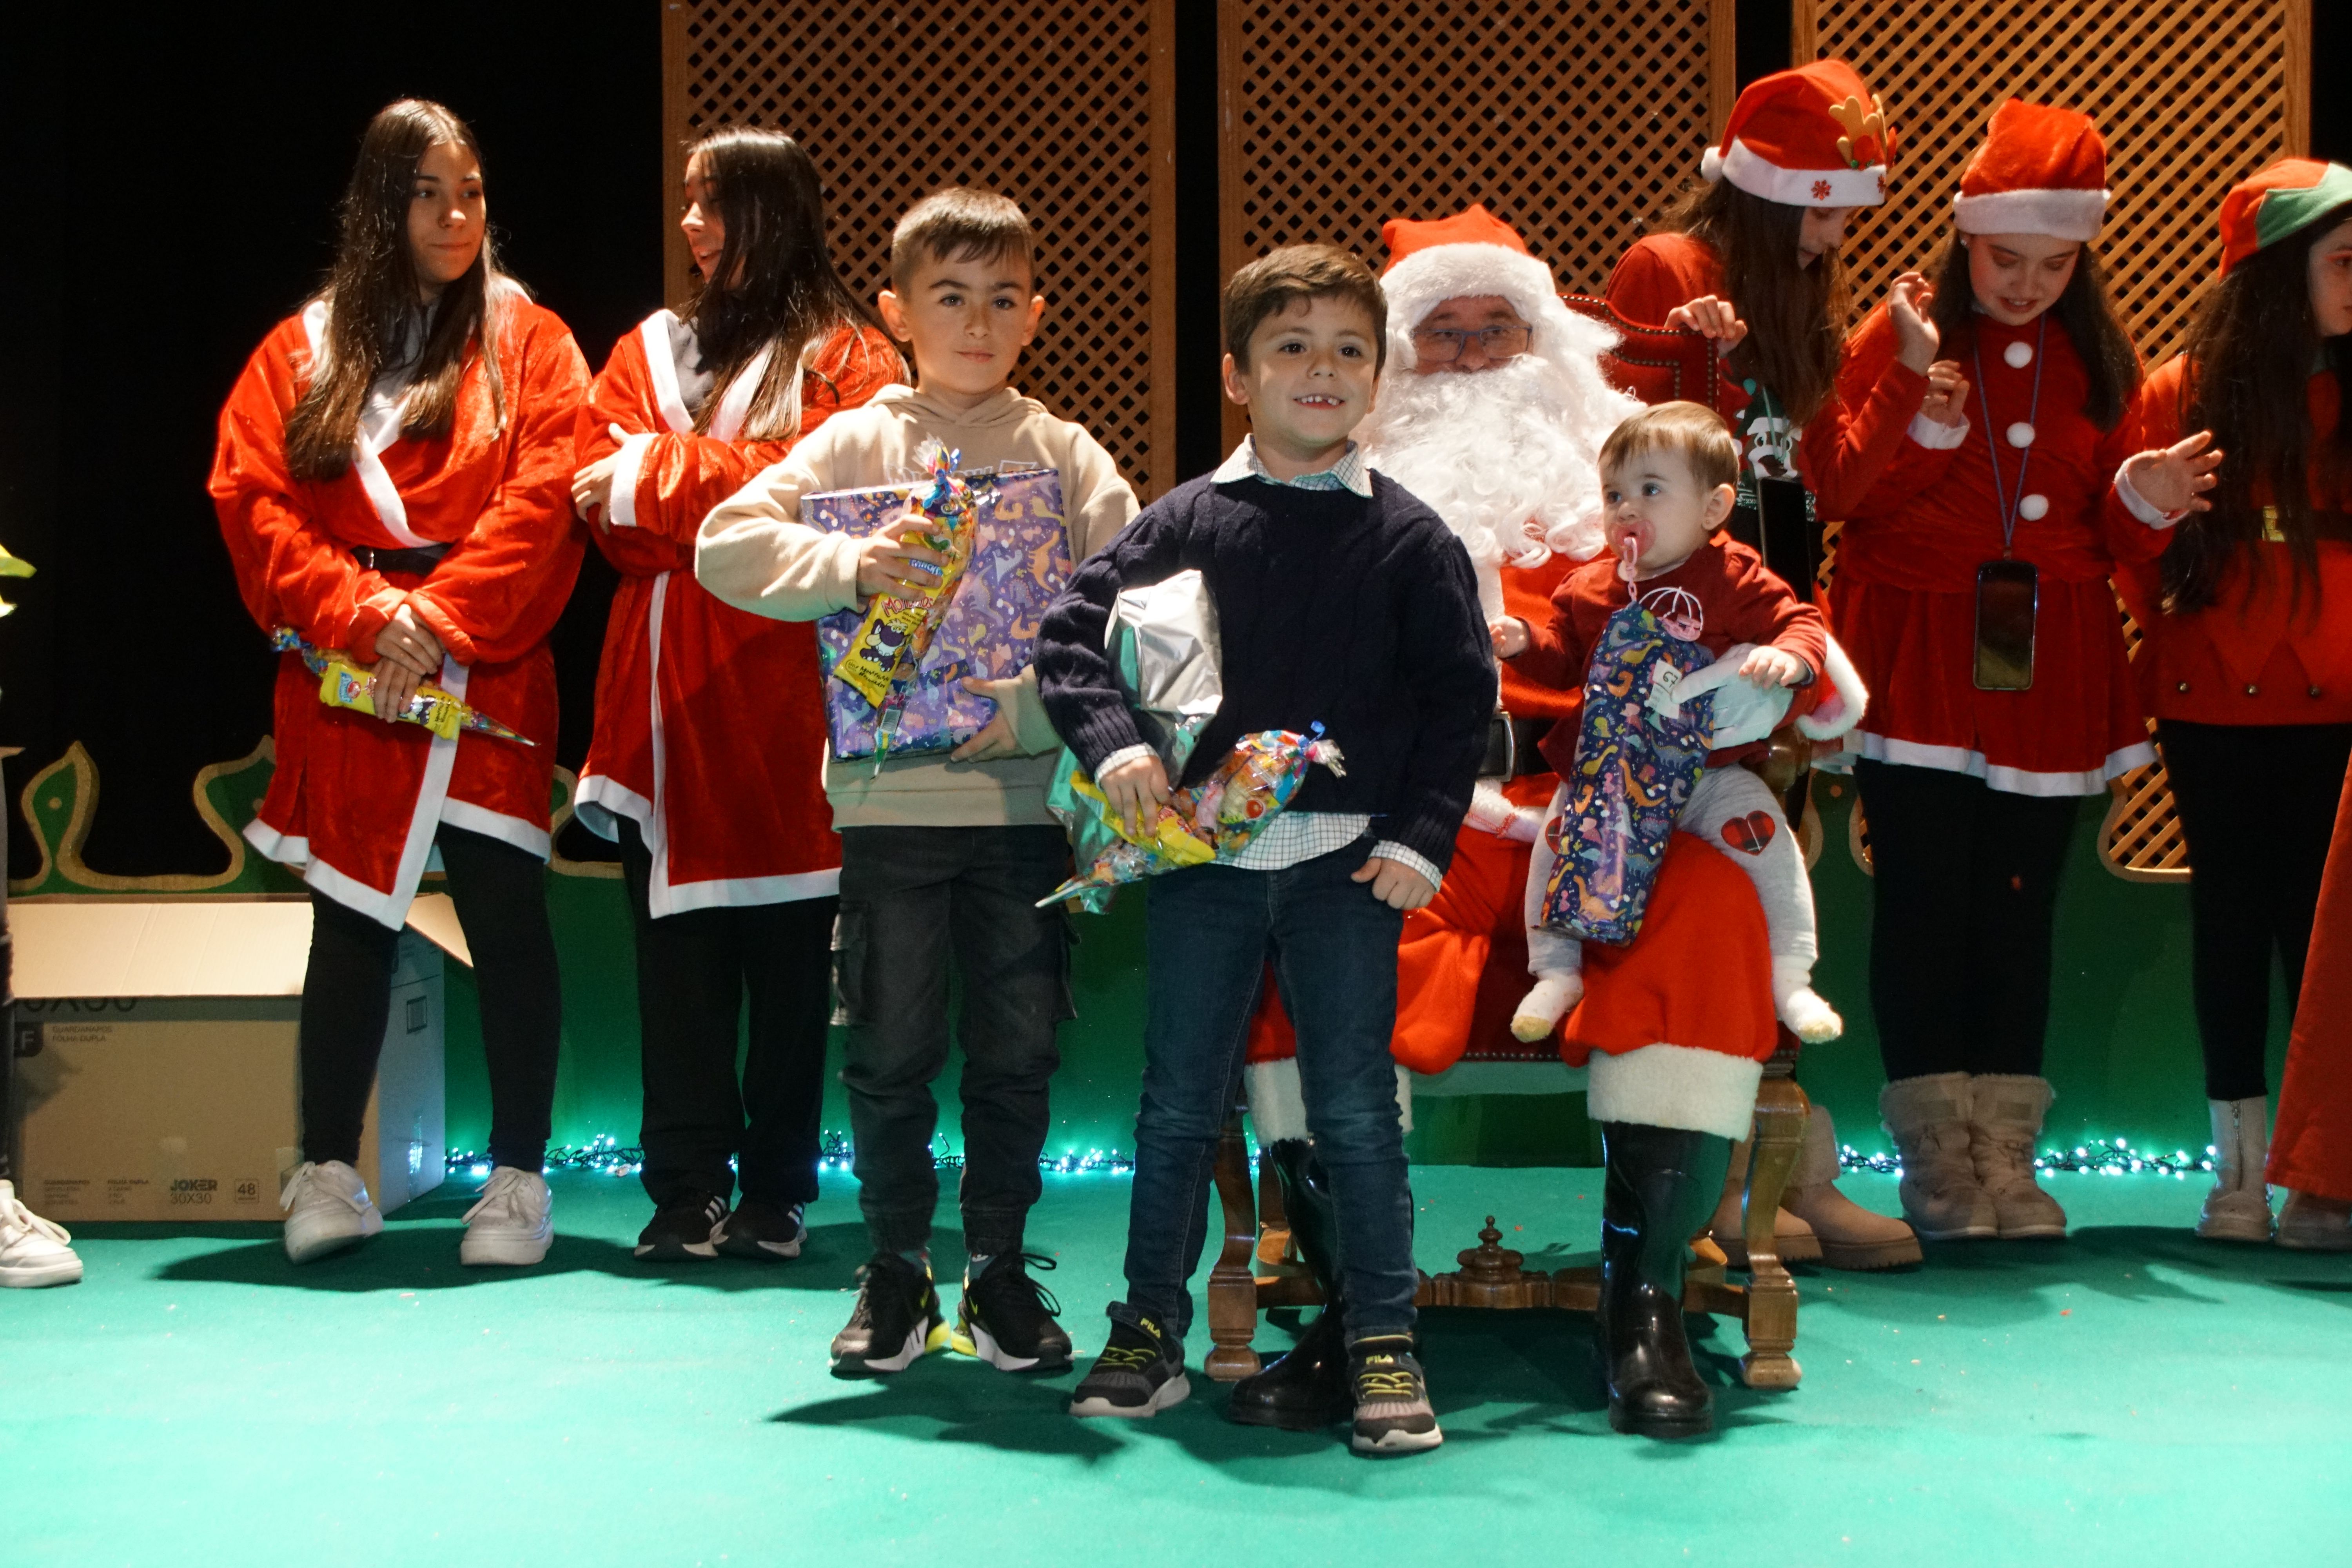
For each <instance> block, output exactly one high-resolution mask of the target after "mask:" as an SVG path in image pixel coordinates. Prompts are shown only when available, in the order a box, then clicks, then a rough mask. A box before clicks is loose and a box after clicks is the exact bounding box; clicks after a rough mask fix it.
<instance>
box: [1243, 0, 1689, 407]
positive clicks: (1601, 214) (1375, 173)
mask: <svg viewBox="0 0 2352 1568" xmlns="http://www.w3.org/2000/svg"><path fill="white" fill-rule="evenodd" d="M1732 12H1733V7H1732V5H1731V0H1721V3H1720V4H1713V5H1711V4H1709V3H1708V0H1651V3H1645V4H1643V5H1623V4H1621V3H1620V0H1387V3H1384V4H1372V3H1370V0H1343V3H1333V4H1328V5H1314V4H1307V3H1305V0H1219V14H1218V16H1219V20H1218V51H1219V81H1218V85H1219V90H1220V93H1221V95H1222V98H1223V110H1224V112H1223V150H1222V156H1221V158H1220V161H1219V167H1218V182H1219V185H1220V188H1221V195H1222V200H1221V204H1220V208H1221V223H1220V234H1219V243H1220V247H1221V248H1222V250H1223V259H1224V266H1225V270H1226V271H1227V272H1228V273H1230V272H1231V271H1232V270H1233V269H1234V268H1236V267H1239V266H1241V265H1242V264H1243V263H1244V262H1247V261H1250V260H1253V259H1255V258H1257V257H1260V256H1264V255H1265V253H1266V252H1268V251H1269V250H1272V249H1274V248H1276V247H1278V246H1284V245H1291V244H1296V243H1298V242H1301V241H1307V240H1325V241H1329V242H1330V243H1333V244H1337V245H1344V246H1348V247H1350V248H1352V249H1354V250H1356V251H1358V252H1360V253H1361V254H1362V255H1363V256H1365V257H1366V258H1370V259H1371V260H1373V261H1374V263H1375V264H1378V262H1379V261H1380V260H1381V259H1382V258H1381V250H1380V242H1381V224H1382V223H1383V222H1385V221H1386V220H1387V219H1389V218H1391V217H1412V218H1435V217H1444V216H1447V215H1448V214H1451V213H1454V212H1457V211H1459V210H1460V209H1461V208H1463V207H1465V206H1466V205H1469V204H1470V203H1472V202H1484V203H1485V204H1486V206H1487V208H1488V210H1490V211H1492V212H1493V213H1494V214H1495V215H1496V216H1497V217H1500V218H1502V219H1503V220H1504V221H1505V222H1507V223H1509V224H1511V225H1513V226H1516V227H1517V229H1518V230H1519V232H1520V233H1521V234H1522V235H1524V236H1525V237H1527V241H1528V247H1529V248H1530V249H1532V250H1533V251H1534V252H1535V254H1536V255H1537V256H1538V257H1540V258H1543V259H1544V260H1545V261H1548V262H1549V263H1550V264H1551V266H1552V268H1553V269H1554V271H1555V272H1556V273H1557V274H1558V276H1559V281H1560V286H1561V287H1562V288H1563V289H1570V290H1572V291H1575V292H1580V293H1591V294H1597V293H1599V292H1600V291H1601V285H1602V284H1604V283H1605V282H1607V281H1608V278H1609V268H1610V267H1611V266H1612V264H1613V263H1614V262H1615V261H1616V259H1617V258H1618V257H1619V256H1620V255H1621V254H1622V253H1623V251H1624V249H1625V247H1627V246H1628V245H1631V244H1632V243H1633V240H1634V239H1635V238H1637V237H1639V236H1640V234H1641V225H1642V223H1643V220H1644V219H1645V218H1648V217H1650V216H1654V214H1655V213H1656V212H1657V210H1658V209H1659V208H1660V207H1661V206H1662V205H1664V202H1665V200H1666V198H1667V197H1668V196H1669V195H1671V194H1672V193H1673V192H1674V191H1675V190H1676V189H1678V188H1679V187H1680V186H1681V184H1683V182H1684V181H1685V180H1686V179H1688V178H1689V177H1690V176H1691V175H1692V174H1695V173H1696V171H1697V169H1698V160H1699V154H1700V153H1701V152H1703V151H1704V150H1705V149H1706V144H1707V142H1708V139H1709V137H1710V136H1711V135H1712V133H1713V132H1714V130H1715V128H1716V127H1717V125H1719V124H1721V123H1722V121H1723V119H1724V117H1725V116H1726V115H1727V113H1728V112H1729V111H1730V108H1731V100H1732V96H1733V92H1734V89H1735V82H1734V79H1733V74H1732V41H1733V39H1732ZM1229 412H1231V411H1229ZM1234 435H1235V437H1236V438H1237V437H1238V426H1236V427H1235V429H1234Z"/></svg>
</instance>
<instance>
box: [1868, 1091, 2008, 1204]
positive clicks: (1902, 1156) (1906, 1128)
mask: <svg viewBox="0 0 2352 1568" xmlns="http://www.w3.org/2000/svg"><path fill="white" fill-rule="evenodd" d="M1969 1103H1970V1099H1969V1075H1968V1074H1966V1073H1964V1072H1938V1073H1926V1074H1923V1075H1921V1076H1920V1077H1918V1078H1898V1079H1895V1081H1894V1082H1893V1083H1890V1084H1888V1085H1887V1086H1886V1087H1885V1089H1881V1090H1879V1094H1878V1114H1879V1116H1880V1118H1881V1120H1882V1122H1883V1124H1884V1125H1885V1128H1886V1135H1887V1136H1888V1137H1890V1138H1892V1139H1894V1140H1895V1157H1896V1158H1897V1159H1899V1160H1901V1161H1902V1162H1903V1183H1902V1185H1901V1186H1900V1187H1899V1188H1898V1189H1897V1191H1898V1193H1899V1194H1900V1195H1901V1196H1902V1199H1903V1217H1904V1218H1906V1219H1907V1220H1909V1221H1910V1222H1911V1227H1912V1229H1914V1230H1916V1231H1917V1232H1918V1233H1919V1237H1920V1238H1921V1239H1922V1240H1925V1241H1983V1240H1989V1239H1990V1238H1991V1237H1995V1236H1998V1235H2000V1219H1999V1217H1998V1216H1997V1215H1995V1213H1994V1212H1993V1206H1992V1198H1991V1196H1990V1194H1988V1193H1986V1191H1985V1190H1984V1187H1983V1185H1982V1184H1980V1183H1979V1182H1978V1180H1977V1168H1976V1163H1975V1162H1974V1161H1973V1160H1972V1159H1971V1158H1970V1157H1969Z"/></svg>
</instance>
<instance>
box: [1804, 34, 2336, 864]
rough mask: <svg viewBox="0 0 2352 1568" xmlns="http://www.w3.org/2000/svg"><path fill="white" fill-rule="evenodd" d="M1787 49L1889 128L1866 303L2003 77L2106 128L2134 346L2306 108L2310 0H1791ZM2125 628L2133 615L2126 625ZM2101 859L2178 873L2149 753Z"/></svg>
mask: <svg viewBox="0 0 2352 1568" xmlns="http://www.w3.org/2000/svg"><path fill="white" fill-rule="evenodd" d="M1793 24H1794V25H1793V28H1792V42H1793V50H1792V52H1793V53H1794V55H1795V57H1796V58H1798V59H1800V60H1809V59H1813V58H1818V57H1821V56H1836V57H1839V58H1843V59H1846V60H1850V61H1852V62H1853V65H1854V67H1855V68H1856V69H1858V70H1859V71H1861V73H1862V76H1863V79H1864V80H1865V81H1867V82H1869V83H1870V84H1871V86H1872V88H1873V89H1874V90H1875V91H1876V92H1877V93H1878V94H1879V96H1880V97H1881V98H1882V99H1883V100H1885V104H1886V110H1887V114H1888V117H1889V118H1890V119H1891V120H1892V121H1894V123H1895V132H1896V134H1897V136H1898V138H1899V141H1900V146H1899V149H1898V156H1897V162H1896V168H1895V181H1894V184H1893V187H1892V190H1891V192H1890V195H1889V199H1888V201H1887V203H1886V205H1885V206H1883V207H1880V208H1878V209H1877V210H1876V211H1874V212H1873V213H1871V214H1869V215H1868V216H1866V217H1865V218H1864V220H1863V221H1862V223H1861V224H1860V226H1859V227H1858V229H1857V232H1856V233H1855V235H1854V237H1853V239H1851V240H1850V241H1849V242H1848V244H1847V247H1846V251H1845V254H1846V259H1847V263H1848V266H1849V267H1850V268H1852V271H1853V279H1854V297H1855V299H1856V300H1859V301H1862V302H1864V304H1867V303H1869V302H1872V301H1874V300H1878V299H1880V298H1881V297H1883V296H1884V294H1885V289H1886V286H1887V284H1889V283H1891V282H1892V281H1893V280H1894V279H1895V276H1896V275H1897V274H1899V273H1901V272H1902V271H1904V270H1905V269H1906V268H1911V267H1916V266H1919V265H1921V264H1922V263H1924V262H1925V261H1926V260H1927V258H1929V257H1930V256H1931V255H1932V254H1933V253H1934V252H1935V250H1936V248H1937V246H1939V245H1940V244H1941V243H1942V241H1943V239H1944V237H1945V236H1946V234H1948V232H1949V215H1950V212H1951V198H1952V192H1953V190H1954V189H1955V188H1956V187H1957V186H1958V184H1959V173H1960V165H1961V164H1962V163H1965V162H1966V161H1967V159H1968V155H1969V153H1970V152H1971V151H1973V150H1974V148H1975V147H1976V145H1977V143H1978V142H1979V140H1981V139H1982V136H1983V132H1984V126H1985V121H1987V120H1988V119H1989V118H1990V115H1991V113H1992V110H1993V108H1994V106H1995V105H1996V104H1998V103H1999V102H2000V100H2002V99H2004V98H2008V97H2011V96H2015V97H2019V98H2024V99H2029V100H2034V101H2038V102H2045V103H2061V104H2064V105H2067V106H2068V107H2070V108H2074V109H2079V110H2083V111H2084V113H2086V114H2089V115H2090V116H2092V117H2093V118H2094V119H2095V120H2096V121H2098V123H2099V129H2100V132H2102V134H2104V135H2105V138H2106V142H2107V157H2108V163H2107V170H2108V185H2109V187H2110V188H2111V189H2112V190H2113V191H2114V192H2115V200H2114V202H2113V204H2112V205H2111V206H2110V207H2109V209H2108V210H2109V215H2110V216H2109V217H2108V220H2107V225H2106V229H2105V233H2104V234H2103V235H2102V236H2101V237H2100V239H2099V245H2098V249H2099V253H2100V255H2101V257H2102V258H2103V259H2104V260H2105V262H2106V265H2107V268H2108V275H2109V279H2110V284H2111V287H2112V289H2113V290H2114V295H2115V299H2116V304H2117V306H2118V307H2119V308H2120V309H2121V310H2122V311H2123V313H2124V317H2125V321H2126V324H2127V325H2128V326H2129V327H2130V328H2131V330H2132V332H2133V335H2134V337H2135V338H2136V339H2137V341H2138V343H2139V346H2140V350H2141V352H2142V353H2144V354H2146V355H2147V360H2148V363H2150V364H2151V365H2154V364H2157V363H2161V362H2162V361H2163V360H2165V359H2168V358H2169V357H2170V356H2171V355H2172V354H2173V353H2176V352H2177V351H2178V350H2179V346H2180V342H2181V340H2182V338H2183V336H2184V335H2185V333H2186V331H2187V328H2188V324H2189V311H2190V309H2191V307H2192V306H2193V305H2194V304H2195V303H2196V300H2197V299H2198V297H2199V296H2200V293H2201V292H2202V290H2203V289H2204V288H2205V286H2206V284H2207V282H2208V280H2209V279H2211V277H2212V275H2213V270H2214V268H2215V266H2216V265H2217V264H2218V263H2219V261H2220V259H2221V243H2220V241H2219V240H2218V239H2217V238H2216V237H2215V234H2214V227H2213V215H2214V213H2215V212H2216V210H2217V209H2219V207H2220V206H2221V197H2222V195H2223V194H2224V193H2225V192H2226V191H2227V190H2228V189H2229V187H2230V185H2231V184H2232V183H2233V182H2235V181H2237V180H2239V179H2241V178H2242V177H2243V176H2244V175H2246V174H2250V173H2252V171H2253V170H2254V169H2256V168H2258V167H2260V166H2261V165H2262V164H2263V163H2267V162H2268V161H2269V160H2270V159H2272V158H2273V157H2276V156H2277V155H2279V154H2280V153H2286V152H2301V151H2303V149H2304V147H2305V143H2306V141H2307V138H2308V132H2309V127H2310V103H2309V100H2308V88H2309V83H2310V79H2311V5H2310V0H2200V3H2199V4H2195V5H2183V4H2181V3H2180V0H1969V3H1967V4H1958V3H1955V0H1796V3H1795V6H1794V17H1793ZM2126 636H2127V637H2129V639H2130V640H2131V641H2132V642H2133V643H2134V644H2135V645H2137V642H2138V631H2137V628H2136V627H2130V626H2126ZM2100 847H2101V849H2102V851H2103V852H2104V854H2105V859H2106V863H2107V865H2108V868H2110V869H2111V870H2113V871H2115V872H2116V874H2117V875H2119V876H2124V877H2129V878H2133V879H2164V878H2172V877H2179V876H2183V875H2186V874H2187V871H2188V855H2187V851H2186V847H2185V846H2184V845H2183V843H2182V841H2181V836H2180V828H2179V819H2178V817H2177V816H2176V814H2175V812H2174V810H2173V805H2172V795H2171V791H2170V789H2169V788H2168V785H2167V784H2166V782H2165V777H2164V770H2163V769H2162V768H2161V767H2153V768H2145V769H2141V770H2139V771H2137V772H2136V773H2131V774H2128V775H2126V777H2125V778H2123V779H2120V780H2118V781H2117V787H2116V793H2115V796H2114V800H2113V803H2112V805H2110V807H2109V809H2108V813H2107V818H2106V823H2105V827H2104V828H2103V830H2102V832H2101V835H2100Z"/></svg>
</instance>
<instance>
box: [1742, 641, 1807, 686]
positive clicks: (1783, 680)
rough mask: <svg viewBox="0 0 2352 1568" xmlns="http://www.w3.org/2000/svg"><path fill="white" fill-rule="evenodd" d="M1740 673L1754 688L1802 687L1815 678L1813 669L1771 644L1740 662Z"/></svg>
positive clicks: (1801, 660) (1786, 651)
mask: <svg viewBox="0 0 2352 1568" xmlns="http://www.w3.org/2000/svg"><path fill="white" fill-rule="evenodd" d="M1739 673H1740V676H1741V678H1742V679H1745V680H1747V681H1748V683H1749V684H1750V685H1752V686H1761V687H1772V686H1802V685H1804V684H1805V682H1807V681H1809V680H1811V679H1812V678H1813V671H1812V668H1811V666H1810V665H1808V664H1806V662H1805V661H1804V660H1803V659H1801V658H1798V657H1797V656H1796V655H1795V654H1793V653H1790V652H1789V651H1788V650H1787V649H1785V648H1777V647H1771V646H1770V645H1769V644H1767V645H1766V646H1764V647H1759V648H1758V649H1756V651H1755V652H1753V653H1751V654H1749V655H1748V657H1747V658H1745V659H1744V660H1742V661H1741V662H1740V666H1739Z"/></svg>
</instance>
